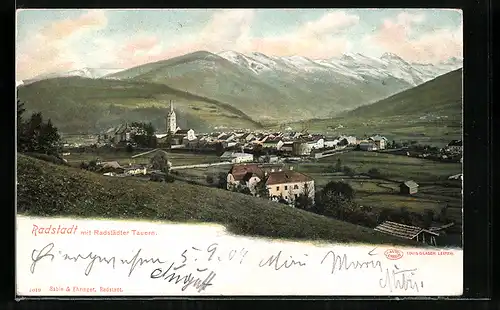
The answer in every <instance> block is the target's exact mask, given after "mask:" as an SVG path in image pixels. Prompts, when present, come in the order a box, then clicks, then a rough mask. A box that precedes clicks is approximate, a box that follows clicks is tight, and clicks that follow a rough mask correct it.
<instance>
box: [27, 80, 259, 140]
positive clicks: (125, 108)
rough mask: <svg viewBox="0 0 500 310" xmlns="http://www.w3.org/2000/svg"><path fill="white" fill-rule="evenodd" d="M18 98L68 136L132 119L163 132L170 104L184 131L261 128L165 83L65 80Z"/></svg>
mask: <svg viewBox="0 0 500 310" xmlns="http://www.w3.org/2000/svg"><path fill="white" fill-rule="evenodd" d="M18 96H19V99H20V100H21V101H23V102H25V105H26V108H27V110H28V112H31V111H40V112H42V113H43V115H44V117H47V118H51V119H52V120H53V122H54V124H56V126H58V127H59V129H60V130H61V131H63V132H69V133H76V132H96V131H99V130H104V129H107V128H109V127H113V126H115V125H117V124H120V123H123V122H125V121H127V120H128V121H147V122H152V123H153V124H154V125H155V127H156V128H158V129H159V130H160V131H161V130H163V129H164V126H165V120H164V116H165V114H166V111H167V108H168V105H169V101H170V100H174V102H175V108H176V112H177V115H178V116H177V120H178V123H179V125H180V126H181V127H182V128H193V129H195V130H209V129H210V128H211V127H213V126H217V125H219V126H220V125H224V126H229V127H233V126H234V127H237V128H240V127H246V128H256V127H259V126H260V124H258V123H256V122H254V121H253V120H251V119H250V118H249V117H248V116H247V115H245V114H244V113H243V112H241V111H239V110H237V109H235V108H234V107H232V106H230V105H228V104H225V103H222V102H219V101H216V100H212V99H208V98H204V97H202V96H197V95H193V94H190V93H188V92H185V91H180V90H177V89H174V88H171V87H169V86H167V85H164V84H154V83H142V82H134V81H118V80H105V79H87V78H81V77H65V78H55V79H47V80H42V81H38V82H35V83H32V84H28V85H23V86H21V87H19V88H18Z"/></svg>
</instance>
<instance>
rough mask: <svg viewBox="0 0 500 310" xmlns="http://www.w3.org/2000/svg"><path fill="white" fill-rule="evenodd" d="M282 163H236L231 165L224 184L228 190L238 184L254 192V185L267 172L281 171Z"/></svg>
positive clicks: (262, 178)
mask: <svg viewBox="0 0 500 310" xmlns="http://www.w3.org/2000/svg"><path fill="white" fill-rule="evenodd" d="M283 168H284V167H283V165H279V164H275V165H269V164H250V163H248V164H247V163H244V164H236V165H233V166H232V167H231V169H230V170H229V172H228V174H227V179H226V184H227V189H228V190H233V189H234V188H236V187H238V186H243V187H247V188H248V189H250V192H251V193H252V194H255V185H256V184H257V183H258V182H260V181H261V180H264V179H265V178H266V177H267V175H268V174H269V173H273V172H275V171H282V170H283Z"/></svg>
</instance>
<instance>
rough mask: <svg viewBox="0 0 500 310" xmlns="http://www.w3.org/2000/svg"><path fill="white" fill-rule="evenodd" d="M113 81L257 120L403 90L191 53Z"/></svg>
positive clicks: (316, 113)
mask: <svg viewBox="0 0 500 310" xmlns="http://www.w3.org/2000/svg"><path fill="white" fill-rule="evenodd" d="M109 77H112V78H117V79H128V80H133V81H139V82H147V83H159V84H166V85H170V86H172V87H174V88H177V89H182V90H186V91H189V92H190V93H193V94H198V95H201V96H204V97H208V98H213V99H216V100H218V101H221V102H226V103H228V104H230V105H232V106H234V107H235V108H237V109H238V110H241V111H243V112H244V113H245V114H247V115H249V116H250V117H252V119H254V120H257V121H259V122H267V123H273V122H286V121H290V120H299V119H308V118H314V117H320V116H321V117H325V116H333V115H336V114H337V113H338V112H341V111H345V110H348V109H353V108H355V107H358V106H360V105H362V104H366V103H369V102H372V101H373V100H377V99H380V98H384V97H386V96H388V95H391V94H394V93H397V92H398V91H400V90H402V89H407V88H408V87H410V86H409V84H407V83H405V82H403V81H401V80H397V79H394V78H387V79H386V80H383V81H382V80H376V81H375V80H369V79H367V80H365V81H359V80H355V79H352V78H349V77H347V76H344V75H342V74H334V73H332V72H325V73H321V72H314V73H305V72H303V73H301V74H295V73H287V72H284V71H279V70H271V71H268V72H261V73H259V74H258V75H256V74H255V73H253V72H252V71H251V70H249V69H246V68H244V67H239V66H237V65H235V64H233V63H231V62H230V61H228V60H226V59H224V58H222V57H220V56H218V55H214V54H212V53H209V52H204V51H200V52H194V53H191V54H187V55H183V56H180V57H175V58H172V59H168V60H164V61H159V62H155V63H149V64H145V65H141V66H138V67H135V68H131V69H128V70H125V71H122V72H118V73H115V74H112V75H110V76H109Z"/></svg>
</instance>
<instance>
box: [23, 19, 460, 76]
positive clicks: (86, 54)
mask: <svg viewBox="0 0 500 310" xmlns="http://www.w3.org/2000/svg"><path fill="white" fill-rule="evenodd" d="M16 19H17V27H16V80H20V79H29V78H32V77H35V76H37V75H41V74H47V73H55V72H63V71H68V70H75V69H81V68H84V67H90V68H110V69H125V68H130V67H134V66H138V65H141V64H144V63H148V62H154V61H159V60H163V59H168V58H172V57H176V56H180V55H183V54H187V53H191V52H194V51H199V50H205V51H209V52H212V53H218V52H222V51H227V50H232V51H237V52H241V53H249V52H260V53H263V54H266V55H269V56H294V55H299V56H304V57H308V58H310V59H328V58H333V57H339V56H341V55H342V54H345V53H361V54H364V55H367V56H372V57H380V56H381V55H382V54H383V53H385V52H389V53H393V54H396V55H398V56H400V57H402V58H403V59H405V60H406V61H409V62H418V63H438V62H440V61H444V60H447V59H449V58H451V57H457V58H462V57H463V56H462V50H463V44H462V37H463V35H462V32H463V23H462V12H461V11H460V10H451V9H421V10H416V9H410V10H408V9H407V10H402V9H341V10H340V9H162V10H158V9H156V10H102V9H94V10H83V9H77V10H76V9H74V10H18V11H17V18H16Z"/></svg>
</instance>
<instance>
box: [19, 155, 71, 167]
mask: <svg viewBox="0 0 500 310" xmlns="http://www.w3.org/2000/svg"><path fill="white" fill-rule="evenodd" d="M25 155H28V156H30V157H33V158H37V159H41V160H43V161H47V162H49V163H53V164H57V165H67V164H66V162H65V161H64V160H63V159H62V158H60V157H58V156H55V155H48V154H41V153H25Z"/></svg>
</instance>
